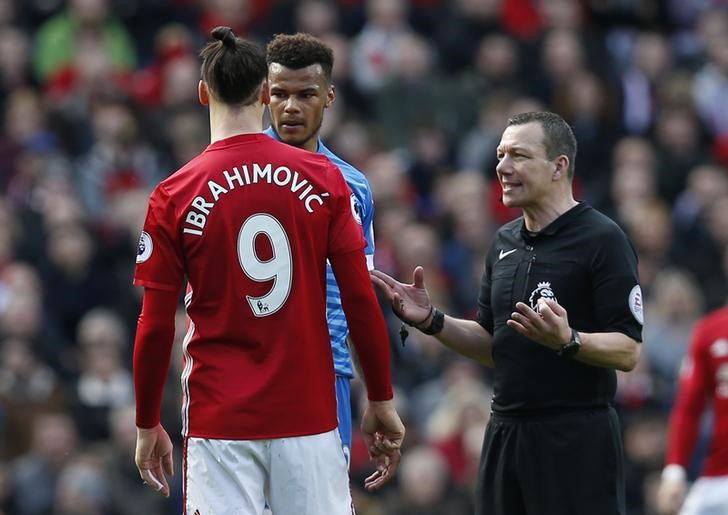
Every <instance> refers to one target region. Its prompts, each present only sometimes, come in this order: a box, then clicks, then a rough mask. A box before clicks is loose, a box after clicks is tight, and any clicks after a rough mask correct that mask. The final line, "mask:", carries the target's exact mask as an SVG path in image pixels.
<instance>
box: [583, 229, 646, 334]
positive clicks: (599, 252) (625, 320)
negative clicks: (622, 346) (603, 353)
mask: <svg viewBox="0 0 728 515" xmlns="http://www.w3.org/2000/svg"><path fill="white" fill-rule="evenodd" d="M595 242H596V243H595V246H594V247H595V249H596V250H595V253H594V255H593V257H592V262H591V273H592V302H593V305H594V307H595V314H596V318H597V324H598V326H599V330H600V332H619V333H623V334H625V335H627V336H629V337H630V338H632V339H634V340H637V341H642V325H643V324H644V315H643V299H642V290H641V288H640V283H639V275H638V272H637V253H636V252H635V250H634V247H633V246H632V244H631V243H630V241H629V239H628V238H627V235H626V234H624V232H623V231H622V230H621V229H620V228H619V227H618V226H617V225H616V224H613V225H612V224H610V225H609V226H607V227H606V228H605V230H604V231H600V234H595Z"/></svg>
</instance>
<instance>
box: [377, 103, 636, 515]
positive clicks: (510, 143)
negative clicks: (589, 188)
mask: <svg viewBox="0 0 728 515" xmlns="http://www.w3.org/2000/svg"><path fill="white" fill-rule="evenodd" d="M497 152H498V161H499V163H498V166H497V167H496V172H497V174H498V179H499V180H500V183H501V187H502V188H503V203H504V204H505V205H506V206H508V207H520V208H521V209H522V210H523V216H522V217H521V218H518V219H516V220H513V221H512V222H509V223H507V224H506V225H504V226H503V227H501V228H500V229H499V231H498V233H497V234H496V236H495V240H494V242H493V245H492V247H491V249H490V251H489V252H488V255H487V257H486V260H485V272H484V274H483V278H482V281H481V287H480V295H479V299H478V314H477V320H475V321H473V320H463V319H458V318H453V317H450V316H446V315H445V314H444V313H442V312H441V311H440V310H438V309H436V308H434V307H433V306H432V304H431V303H430V299H429V295H428V293H427V290H426V288H425V281H424V270H423V269H422V267H417V268H415V270H414V273H413V282H412V284H403V283H400V282H398V281H396V280H395V279H393V278H392V277H390V276H388V275H386V274H384V273H382V272H379V271H374V272H372V280H373V281H374V283H375V284H376V285H377V286H378V287H379V288H380V289H381V290H382V291H383V292H384V293H385V294H386V295H387V297H388V299H389V300H390V301H391V302H392V306H393V309H394V312H395V313H396V314H397V316H399V317H400V318H401V319H402V320H403V321H404V322H405V323H407V324H409V325H411V326H414V327H417V328H418V329H420V330H421V331H422V332H424V333H426V334H432V335H435V337H436V338H438V339H439V340H440V341H441V342H442V343H443V344H444V345H446V346H448V347H450V348H451V349H453V350H455V351H456V352H459V353H460V354H463V355H465V356H468V357H470V358H473V359H475V360H477V361H480V362H481V363H483V364H485V365H487V366H491V367H495V373H494V395H493V404H492V407H493V416H492V417H491V420H490V422H489V425H488V428H487V431H486V435H485V442H484V444H483V453H482V456H481V464H480V471H479V475H478V484H477V488H476V499H475V504H476V514H478V515H584V514H586V513H588V514H590V515H616V514H624V513H625V500H624V479H623V455H622V442H621V437H620V429H619V421H618V419H617V415H616V413H615V411H614V409H613V408H612V407H611V406H610V403H611V401H612V399H613V397H614V393H615V390H616V373H615V369H617V370H623V371H629V370H631V369H632V368H634V366H635V364H636V363H637V359H638V358H639V354H640V345H639V342H640V341H641V332H642V323H643V314H642V294H641V291H640V286H639V279H638V275H637V257H636V254H635V251H634V249H633V248H632V245H631V244H630V242H629V241H628V239H627V237H626V236H625V234H624V233H623V232H622V231H621V230H620V228H619V227H618V226H617V225H616V224H615V223H614V222H613V221H611V220H610V219H609V218H607V217H606V216H604V215H602V214H601V213H599V212H598V211H596V210H595V209H593V208H591V207H590V206H588V205H586V204H585V203H583V202H577V201H576V200H574V196H573V191H572V179H573V176H574V159H575V157H576V140H575V138H574V134H573V132H572V131H571V128H570V127H569V125H568V124H567V123H566V122H565V121H564V120H563V119H562V118H561V117H559V116H558V115H556V114H553V113H549V112H533V113H522V114H518V115H516V116H514V117H513V118H511V119H510V120H508V125H507V127H506V129H505V131H504V132H503V135H502V138H501V141H500V144H499V145H498V150H497Z"/></svg>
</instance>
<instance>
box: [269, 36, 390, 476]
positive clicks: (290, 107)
mask: <svg viewBox="0 0 728 515" xmlns="http://www.w3.org/2000/svg"><path fill="white" fill-rule="evenodd" d="M267 61H268V80H269V83H270V88H271V99H270V105H269V109H270V114H271V121H272V125H271V127H270V128H268V129H267V130H266V134H268V135H269V136H271V137H273V138H275V139H278V140H281V141H283V142H284V143H288V144H289V145H293V146H296V147H299V148H303V149H305V150H308V151H310V152H317V153H319V154H323V155H325V156H326V157H327V158H329V160H330V161H331V162H333V163H334V164H335V165H336V166H337V167H339V169H340V170H341V173H342V174H343V175H344V179H345V180H346V183H347V184H348V185H349V188H350V189H351V191H352V196H351V203H352V210H353V212H354V213H355V218H356V221H357V222H358V223H359V224H361V226H362V230H363V232H364V238H365V239H366V242H367V246H366V249H365V254H366V256H367V266H368V267H369V269H370V270H371V269H373V268H374V232H373V228H372V223H373V219H374V201H373V197H372V191H371V188H370V186H369V182H368V181H367V179H366V177H365V176H364V174H362V173H361V172H360V171H359V170H357V169H356V168H354V167H353V166H351V165H350V164H349V163H347V162H346V161H344V160H343V159H341V158H340V157H338V156H337V155H336V154H334V153H333V152H331V150H329V149H328V148H327V147H326V146H325V145H324V144H323V142H322V141H321V138H320V137H319V132H320V130H321V124H322V122H323V117H324V111H325V110H326V109H327V108H328V107H330V106H331V105H332V104H333V103H334V100H335V98H336V89H335V87H334V85H333V84H332V81H331V71H332V68H333V64H334V53H333V50H332V49H331V48H330V47H328V46H327V45H326V44H324V43H323V42H322V41H320V40H319V39H317V38H315V37H313V36H311V35H310V34H305V33H298V34H279V35H277V36H276V37H274V38H273V40H271V42H270V43H268V48H267ZM326 274H327V275H326V318H327V320H328V324H329V335H330V337H331V350H332V352H333V355H334V371H335V373H336V399H337V403H338V414H339V433H340V434H341V440H342V445H343V447H344V454H345V455H346V458H347V462H348V460H349V452H350V449H351V436H352V434H351V431H352V429H351V427H352V422H351V418H352V417H351V400H350V392H351V387H350V381H351V378H352V377H353V376H354V371H353V367H352V358H351V354H350V352H349V346H348V345H347V335H348V334H349V329H348V327H347V325H346V317H345V316H344V311H343V309H342V308H341V295H340V293H339V287H338V285H337V284H336V280H335V279H334V274H333V271H332V269H331V265H328V266H327V271H326ZM390 477H391V476H390Z"/></svg>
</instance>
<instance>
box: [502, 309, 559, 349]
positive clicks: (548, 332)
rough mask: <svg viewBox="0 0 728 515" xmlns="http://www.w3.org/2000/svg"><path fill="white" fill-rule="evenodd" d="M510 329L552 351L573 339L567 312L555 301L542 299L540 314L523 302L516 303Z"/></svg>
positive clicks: (509, 323)
mask: <svg viewBox="0 0 728 515" xmlns="http://www.w3.org/2000/svg"><path fill="white" fill-rule="evenodd" d="M516 309H517V311H514V312H513V313H511V318H510V320H508V321H506V324H508V327H510V328H512V329H515V330H516V331H518V332H519V333H521V334H522V335H524V336H526V337H528V338H530V339H531V340H533V341H535V342H537V343H540V344H541V345H543V346H545V347H548V348H549V349H552V350H559V349H560V348H561V346H562V345H564V344H565V343H568V342H569V340H570V339H571V328H570V327H569V317H568V314H567V313H566V310H565V309H564V308H563V307H562V306H561V305H560V304H559V303H558V302H556V301H555V300H553V299H544V298H541V299H539V301H538V312H536V311H534V310H533V309H531V307H530V306H529V305H528V304H525V303H523V302H517V303H516Z"/></svg>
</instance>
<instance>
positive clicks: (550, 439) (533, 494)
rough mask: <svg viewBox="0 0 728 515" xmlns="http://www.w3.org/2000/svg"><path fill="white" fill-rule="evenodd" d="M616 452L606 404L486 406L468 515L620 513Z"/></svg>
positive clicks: (613, 418) (615, 425) (617, 437)
mask: <svg viewBox="0 0 728 515" xmlns="http://www.w3.org/2000/svg"><path fill="white" fill-rule="evenodd" d="M623 461H624V457H623V453H622V437H621V433H620V427H619V420H618V418H617V414H616V413H615V411H614V409H612V408H604V409H594V410H586V411H578V412H570V413H566V414H558V415H552V414H549V415H544V416H517V415H513V416H510V415H497V414H494V415H493V416H492V417H491V420H490V422H489V424H488V428H487V431H486V433H485V442H484V443H483V454H482V456H481V462H480V471H479V474H478V484H477V486H476V491H475V504H476V509H475V513H476V515H625V513H626V508H625V497H624V470H623V469H624V463H623Z"/></svg>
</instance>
